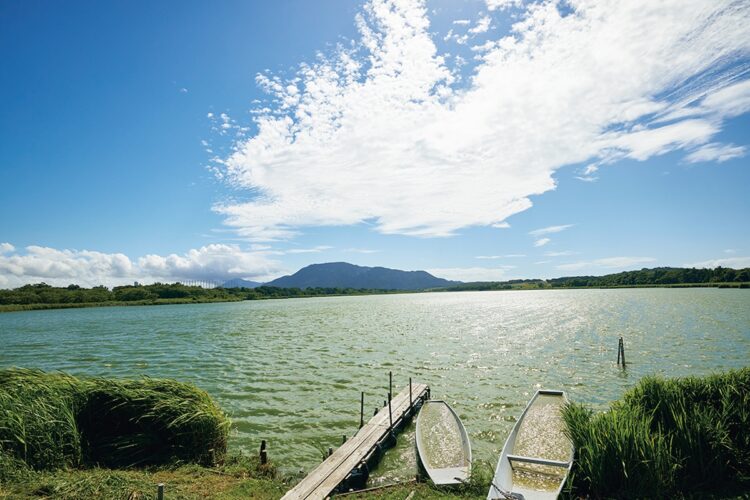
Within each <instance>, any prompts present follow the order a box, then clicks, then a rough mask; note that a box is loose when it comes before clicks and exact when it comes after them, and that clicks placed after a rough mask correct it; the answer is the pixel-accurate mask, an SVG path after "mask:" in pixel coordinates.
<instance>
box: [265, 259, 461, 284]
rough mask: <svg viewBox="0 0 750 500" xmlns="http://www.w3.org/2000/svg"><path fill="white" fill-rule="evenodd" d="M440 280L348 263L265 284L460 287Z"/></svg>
mask: <svg viewBox="0 0 750 500" xmlns="http://www.w3.org/2000/svg"><path fill="white" fill-rule="evenodd" d="M460 283H461V282H460V281H450V280H446V279H443V278H438V277H435V276H433V275H432V274H430V273H428V272H427V271H402V270H399V269H391V268H387V267H381V266H377V267H368V266H358V265H355V264H350V263H348V262H326V263H323V264H310V265H309V266H305V267H303V268H302V269H300V270H299V271H297V272H296V273H294V274H291V275H287V276H282V277H281V278H277V279H275V280H273V281H270V282H268V283H266V284H265V285H266V286H275V287H279V288H357V289H362V288H367V289H377V290H422V289H425V288H439V287H445V286H452V285H456V284H460Z"/></svg>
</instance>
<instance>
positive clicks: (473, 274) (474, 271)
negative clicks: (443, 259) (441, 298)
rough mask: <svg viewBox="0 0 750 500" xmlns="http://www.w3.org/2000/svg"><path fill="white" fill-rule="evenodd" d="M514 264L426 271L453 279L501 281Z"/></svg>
mask: <svg viewBox="0 0 750 500" xmlns="http://www.w3.org/2000/svg"><path fill="white" fill-rule="evenodd" d="M511 269H514V266H499V267H450V268H435V269H428V270H427V272H428V273H430V274H432V275H433V276H437V277H439V278H445V279H448V280H455V281H466V282H468V281H502V280H504V279H507V277H506V275H507V272H508V271H509V270H511Z"/></svg>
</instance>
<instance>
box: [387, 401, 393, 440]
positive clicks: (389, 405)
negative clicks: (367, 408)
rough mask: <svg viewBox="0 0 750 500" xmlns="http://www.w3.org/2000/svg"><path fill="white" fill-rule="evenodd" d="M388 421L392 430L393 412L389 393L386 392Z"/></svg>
mask: <svg viewBox="0 0 750 500" xmlns="http://www.w3.org/2000/svg"><path fill="white" fill-rule="evenodd" d="M388 422H390V424H391V426H390V427H389V429H390V430H391V432H393V413H391V393H390V392H389V393H388Z"/></svg>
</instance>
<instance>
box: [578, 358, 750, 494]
mask: <svg viewBox="0 0 750 500" xmlns="http://www.w3.org/2000/svg"><path fill="white" fill-rule="evenodd" d="M563 417H564V419H565V422H566V424H567V427H568V432H569V434H570V437H571V439H572V440H573V443H574V444H575V447H576V463H575V466H574V487H575V493H576V494H578V495H585V494H588V495H593V496H595V497H607V498H609V497H620V498H622V497H629V498H642V497H669V496H683V495H693V494H696V493H698V492H701V491H715V490H716V489H717V488H720V489H732V488H740V489H746V488H748V487H750V484H749V483H748V481H750V368H744V369H741V370H736V371H730V372H727V373H724V374H719V375H713V376H709V377H705V378H696V377H688V378H682V379H663V378H658V377H647V378H644V379H643V380H642V381H641V382H640V383H639V384H638V385H637V386H636V387H635V388H633V389H631V390H630V391H628V392H627V393H625V395H624V396H623V398H622V400H621V401H617V402H615V403H614V404H613V405H612V406H611V408H610V410H609V411H607V412H605V413H601V414H594V412H592V411H591V410H590V409H587V408H586V407H584V406H582V405H578V404H570V405H568V406H567V407H566V408H565V409H564V411H563Z"/></svg>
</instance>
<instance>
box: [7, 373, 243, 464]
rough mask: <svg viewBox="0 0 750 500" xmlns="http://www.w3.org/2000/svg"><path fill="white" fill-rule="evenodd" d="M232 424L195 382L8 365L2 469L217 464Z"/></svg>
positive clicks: (224, 452) (222, 453) (223, 454)
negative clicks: (115, 377)
mask: <svg viewBox="0 0 750 500" xmlns="http://www.w3.org/2000/svg"><path fill="white" fill-rule="evenodd" d="M229 427H230V422H229V420H228V418H227V417H226V415H225V414H224V413H223V412H222V411H221V410H220V409H219V407H218V406H217V405H216V404H215V403H214V402H213V401H212V400H211V398H210V397H209V396H208V394H206V393H205V392H204V391H201V390H200V389H197V388H196V387H194V386H191V385H189V384H184V383H179V382H175V381H171V380H157V379H150V378H143V379H141V380H111V379H104V378H81V379H79V378H75V377H72V376H70V375H67V374H64V373H45V372H43V371H40V370H27V369H19V368H11V369H4V370H0V475H2V474H6V475H7V474H9V473H10V472H8V471H9V470H10V469H11V468H12V467H11V466H12V465H13V464H14V463H15V464H17V463H18V462H22V463H24V464H25V465H27V466H28V467H30V468H32V469H35V470H53V469H57V468H63V467H80V466H107V467H132V466H140V465H155V464H166V463H199V464H203V465H211V464H214V463H218V462H221V461H222V460H223V459H224V456H225V454H226V446H227V437H228V434H229ZM2 469H5V472H3V471H2Z"/></svg>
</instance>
